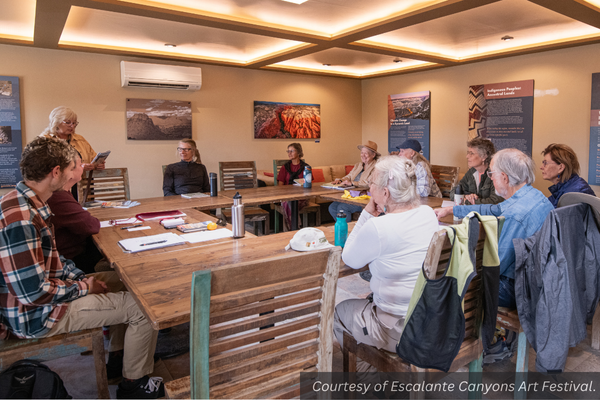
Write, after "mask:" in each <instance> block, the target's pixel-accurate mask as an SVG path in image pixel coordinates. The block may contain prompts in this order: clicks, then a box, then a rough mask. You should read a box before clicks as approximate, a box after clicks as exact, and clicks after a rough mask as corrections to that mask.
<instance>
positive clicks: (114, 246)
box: [91, 185, 452, 329]
mask: <svg viewBox="0 0 600 400" xmlns="http://www.w3.org/2000/svg"><path fill="white" fill-rule="evenodd" d="M265 189H266V190H265ZM331 192H332V189H323V188H321V187H320V186H316V185H315V186H314V187H313V188H312V189H304V188H302V187H297V186H278V187H269V188H259V189H244V190H240V194H241V195H242V196H243V197H242V199H243V202H244V204H248V205H258V204H266V203H269V202H277V201H296V200H300V199H303V198H307V197H313V196H321V197H324V198H327V199H330V197H334V198H335V201H337V199H338V197H341V195H342V193H339V192H338V191H336V192H335V193H331ZM233 195H235V192H233V193H232V191H225V192H221V193H220V194H219V196H217V197H213V198H210V197H206V198H200V199H182V198H181V197H180V196H171V197H166V198H153V199H142V200H139V202H140V203H141V205H140V206H137V207H133V208H130V209H110V208H109V209H93V210H91V213H92V214H93V215H94V216H96V217H97V218H99V219H100V220H109V219H115V218H128V217H132V216H134V215H135V214H138V213H141V212H151V211H165V210H172V209H179V210H181V211H183V212H185V213H186V214H187V217H186V222H199V221H206V220H213V221H215V220H216V218H214V217H212V216H210V215H209V214H206V213H203V212H201V211H198V210H195V209H193V208H190V207H194V208H202V209H211V208H218V207H220V206H222V207H226V206H227V204H228V202H230V203H229V204H231V203H232V199H231V198H232V197H233ZM229 196H231V198H230V197H229ZM333 200H334V199H332V201H333ZM422 201H423V202H425V204H428V205H432V206H439V205H441V199H434V198H426V199H423V200H422ZM365 203H366V202H365ZM365 205H366V204H365ZM184 206H187V207H184ZM444 222H445V221H444ZM449 223H452V217H451V216H450V222H449ZM144 225H148V226H150V227H151V229H148V230H141V231H133V232H129V231H128V230H126V229H121V227H122V226H116V227H108V228H101V230H100V232H99V233H98V234H97V235H94V241H95V243H96V244H97V245H98V248H99V249H100V250H101V251H102V253H103V254H104V255H105V256H106V257H107V259H108V260H109V262H111V264H112V265H113V267H114V268H115V270H116V271H117V273H118V274H119V276H120V278H121V279H122V280H123V282H124V283H125V285H126V286H127V288H128V289H129V291H130V292H131V293H132V295H133V296H134V298H135V299H136V302H137V303H138V305H139V306H140V308H141V309H142V310H143V311H144V313H145V315H146V316H147V317H148V320H149V321H150V322H151V324H152V326H153V328H154V329H163V328H167V327H170V326H175V325H179V324H182V323H185V322H187V321H189V318H190V296H191V276H192V273H193V272H194V271H198V270H205V269H216V268H223V267H226V266H227V265H230V264H232V263H240V262H248V261H256V260H267V259H270V258H275V257H284V258H285V257H286V256H288V255H289V256H293V254H295V252H294V251H293V250H289V251H286V250H285V246H286V245H287V244H288V243H289V241H290V239H291V238H292V237H293V236H294V234H295V233H296V232H294V231H290V232H285V233H279V234H276V235H268V236H262V237H254V235H251V234H249V233H247V234H246V237H245V238H242V239H233V238H225V239H219V240H214V241H210V242H200V243H193V244H192V243H186V244H184V245H178V246H172V247H167V248H162V249H155V250H148V251H143V252H139V253H133V254H129V253H124V252H123V251H122V250H121V248H120V246H119V245H118V243H117V242H118V241H119V240H121V239H125V238H129V237H139V236H142V235H155V234H158V233H164V232H167V231H165V230H164V228H163V227H162V226H161V225H159V223H158V221H146V222H144ZM349 225H350V228H351V227H353V223H351V224H349ZM230 229H231V228H230ZM320 229H321V230H323V232H325V235H326V237H327V239H328V240H329V242H330V243H333V242H334V241H335V240H334V236H335V231H334V227H333V226H329V227H320ZM365 268H366V267H365ZM356 272H358V271H357V270H353V269H351V268H349V267H347V266H345V265H344V266H342V267H341V268H340V277H342V276H346V275H351V274H354V273H356Z"/></svg>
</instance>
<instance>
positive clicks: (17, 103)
mask: <svg viewBox="0 0 600 400" xmlns="http://www.w3.org/2000/svg"><path fill="white" fill-rule="evenodd" d="M22 151H23V143H22V141H21V96H20V90H19V78H17V77H16V76H0V189H8V188H14V187H15V186H17V183H19V181H21V180H22V179H23V178H22V177H21V170H20V169H19V161H20V160H21V153H22Z"/></svg>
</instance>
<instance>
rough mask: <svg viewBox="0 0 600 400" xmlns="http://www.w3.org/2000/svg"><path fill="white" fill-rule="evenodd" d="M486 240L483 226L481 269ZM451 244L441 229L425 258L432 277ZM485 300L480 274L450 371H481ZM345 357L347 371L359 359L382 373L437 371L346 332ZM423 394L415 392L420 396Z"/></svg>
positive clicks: (473, 286) (473, 395)
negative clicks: (360, 341)
mask: <svg viewBox="0 0 600 400" xmlns="http://www.w3.org/2000/svg"><path fill="white" fill-rule="evenodd" d="M484 242H485V231H484V229H483V227H481V229H480V232H479V238H478V242H477V248H476V266H477V270H478V271H480V270H481V268H482V259H483V246H484ZM450 250H451V244H450V241H449V240H448V238H447V233H446V231H439V232H436V234H435V235H434V236H433V238H432V240H431V244H430V245H429V250H428V251H427V255H426V257H425V262H424V268H425V271H426V275H427V277H428V278H429V279H435V278H436V277H439V276H441V274H442V273H443V271H444V270H445V269H446V266H447V263H448V260H449V258H450V256H451V252H450ZM482 312H483V301H482V299H481V277H480V275H479V274H478V275H477V276H476V277H475V278H473V280H472V281H471V283H470V285H469V288H468V290H467V294H466V295H465V297H464V314H465V320H466V321H465V338H464V340H463V343H462V345H461V347H460V350H459V352H458V355H457V356H456V358H455V359H454V361H453V362H452V365H451V367H450V370H449V372H455V371H457V370H458V369H459V368H461V367H463V366H465V365H468V366H469V372H475V373H478V372H481V371H482V361H483V345H482V340H481V337H480V332H479V331H480V327H481V321H482ZM342 353H343V358H344V361H343V362H344V364H343V365H344V371H347V372H356V360H357V358H360V359H362V360H363V361H366V362H368V363H369V364H371V365H372V366H373V367H375V368H377V370H378V371H380V372H418V373H429V372H433V371H437V370H433V369H425V368H419V367H416V366H414V365H411V364H409V363H407V362H405V361H404V360H402V359H401V358H400V357H398V355H397V354H396V353H392V352H389V351H386V350H379V349H377V348H375V347H373V346H370V345H367V344H364V343H360V344H358V343H357V342H356V339H354V337H352V336H351V335H349V334H348V333H346V332H345V333H344V345H343V349H342ZM469 379H470V380H471V379H473V381H472V382H473V383H480V382H481V374H474V375H472V376H471V375H470V376H469ZM419 395H420V394H419V393H414V392H413V393H411V397H412V396H419ZM477 396H480V393H479V392H469V398H480V397H477Z"/></svg>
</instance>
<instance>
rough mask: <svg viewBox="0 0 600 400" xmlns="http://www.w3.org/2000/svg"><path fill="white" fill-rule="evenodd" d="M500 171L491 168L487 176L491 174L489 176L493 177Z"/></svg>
mask: <svg viewBox="0 0 600 400" xmlns="http://www.w3.org/2000/svg"><path fill="white" fill-rule="evenodd" d="M498 172H499V171H492V170H489V171H487V176H489V177H490V178H491V177H492V175H493V174H496V173H498Z"/></svg>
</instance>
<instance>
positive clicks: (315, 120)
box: [254, 101, 321, 139]
mask: <svg viewBox="0 0 600 400" xmlns="http://www.w3.org/2000/svg"><path fill="white" fill-rule="evenodd" d="M254 138H255V139H320V138H321V105H320V104H302V103H274V102H270V101H255V102H254Z"/></svg>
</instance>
